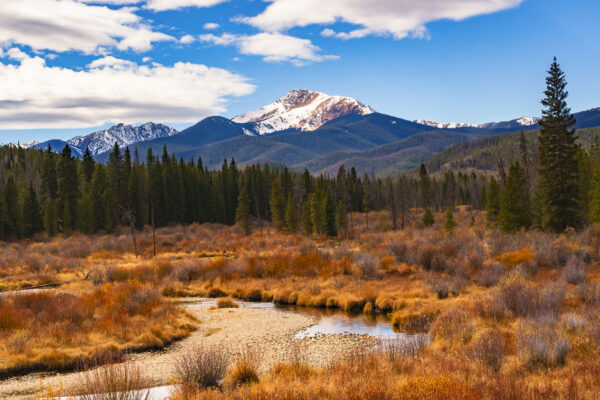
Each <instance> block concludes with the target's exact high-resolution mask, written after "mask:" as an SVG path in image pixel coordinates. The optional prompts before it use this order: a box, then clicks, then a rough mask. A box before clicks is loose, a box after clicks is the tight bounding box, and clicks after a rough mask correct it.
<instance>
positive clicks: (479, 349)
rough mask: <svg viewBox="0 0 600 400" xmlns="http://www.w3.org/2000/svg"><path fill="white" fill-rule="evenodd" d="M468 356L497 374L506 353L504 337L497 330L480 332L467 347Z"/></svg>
mask: <svg viewBox="0 0 600 400" xmlns="http://www.w3.org/2000/svg"><path fill="white" fill-rule="evenodd" d="M469 347H470V348H469V355H470V357H471V358H472V359H473V360H476V361H480V362H482V363H483V364H485V365H487V366H488V367H490V368H491V369H492V370H493V371H494V372H498V371H499V370H500V368H501V367H502V359H503V357H504V354H505V352H506V343H505V340H504V336H502V333H501V332H500V331H499V330H497V329H487V330H484V331H483V332H480V333H479V334H478V335H477V336H476V337H475V338H474V339H473V341H472V342H471V344H470V346H469Z"/></svg>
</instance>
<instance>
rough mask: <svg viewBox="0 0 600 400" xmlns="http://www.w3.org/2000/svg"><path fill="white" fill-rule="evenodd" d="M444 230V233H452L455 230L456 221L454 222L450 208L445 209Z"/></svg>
mask: <svg viewBox="0 0 600 400" xmlns="http://www.w3.org/2000/svg"><path fill="white" fill-rule="evenodd" d="M444 228H445V229H446V232H452V231H454V230H455V229H456V221H454V214H453V213H452V208H450V207H448V208H447V209H446V220H445V221H444Z"/></svg>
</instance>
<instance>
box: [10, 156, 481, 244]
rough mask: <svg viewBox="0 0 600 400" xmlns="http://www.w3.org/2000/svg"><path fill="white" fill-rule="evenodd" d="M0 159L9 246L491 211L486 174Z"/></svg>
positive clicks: (321, 228) (316, 229)
mask: <svg viewBox="0 0 600 400" xmlns="http://www.w3.org/2000/svg"><path fill="white" fill-rule="evenodd" d="M0 161H1V162H2V164H1V165H0V205H1V210H2V212H1V213H0V238H1V239H2V240H8V239H18V238H26V237H31V236H33V235H34V234H36V233H40V232H45V233H47V234H48V235H57V234H69V233H71V232H73V231H80V232H83V233H96V232H100V231H104V232H111V231H114V230H115V229H116V228H117V227H118V226H122V225H129V224H134V225H135V227H136V228H138V229H141V228H143V227H144V226H145V225H153V224H154V225H155V226H156V227H161V226H165V225H168V224H189V223H194V222H196V223H205V222H216V223H222V224H227V225H231V224H234V223H236V222H238V223H240V225H241V226H242V228H243V229H244V230H246V231H247V232H249V231H250V230H251V229H252V228H253V227H254V226H260V225H261V224H262V223H263V222H266V221H270V222H272V223H273V225H274V226H275V228H276V229H279V230H282V231H289V232H295V231H302V232H305V233H311V234H312V233H314V234H320V235H327V236H336V235H338V234H339V235H343V234H344V233H345V232H346V230H347V229H348V227H349V225H350V224H351V223H352V218H351V215H349V214H348V213H350V212H363V211H366V210H381V209H388V210H390V212H391V215H392V221H391V225H392V227H393V228H401V227H403V226H404V223H405V221H406V214H407V212H408V210H409V209H410V208H413V207H433V208H434V209H446V208H447V207H450V206H452V207H453V206H454V205H455V204H469V205H472V206H473V207H475V208H480V209H482V208H483V207H484V205H485V185H486V180H485V179H484V178H483V177H477V176H475V175H466V174H458V175H456V176H455V175H454V174H453V173H451V172H449V173H447V174H446V175H445V177H444V178H443V179H441V180H437V179H431V178H429V176H428V175H427V174H426V171H425V175H424V176H421V177H419V178H418V179H413V178H410V177H407V176H400V177H395V178H387V179H381V178H375V177H373V176H368V175H366V174H365V175H363V176H358V175H357V173H356V170H355V169H354V168H352V169H350V170H346V169H345V168H344V167H341V168H340V169H339V172H338V174H337V176H336V177H333V178H329V177H325V176H318V177H315V176H312V175H310V174H309V173H308V171H304V173H296V172H292V171H290V170H288V169H287V168H275V167H272V166H269V165H251V166H246V167H244V168H238V167H237V166H236V164H235V161H234V160H231V161H230V162H229V161H227V160H225V161H224V162H223V166H222V168H221V170H218V171H211V170H208V169H207V168H206V167H204V166H203V164H202V160H201V159H198V160H197V161H188V162H185V161H184V160H182V159H179V160H177V159H175V157H174V156H172V155H169V154H168V152H167V149H166V148H165V149H164V150H163V153H162V155H161V156H160V157H158V156H156V155H155V154H153V153H152V151H151V150H149V152H148V154H147V155H146V158H145V160H140V159H139V157H138V156H137V155H136V154H134V155H132V154H130V152H129V149H125V150H124V151H122V150H121V149H120V148H119V147H118V145H115V147H114V148H113V151H112V153H111V155H110V157H109V160H108V162H107V164H106V165H103V164H100V163H96V162H95V161H94V159H93V158H92V156H91V155H90V153H89V151H86V152H85V154H84V156H83V158H82V159H81V160H77V159H75V158H74V157H73V155H72V154H71V150H70V148H69V147H68V146H67V147H65V148H64V150H63V151H62V152H61V153H60V154H56V153H54V152H52V151H50V150H46V151H42V150H29V149H21V148H17V147H10V146H5V147H1V148H0Z"/></svg>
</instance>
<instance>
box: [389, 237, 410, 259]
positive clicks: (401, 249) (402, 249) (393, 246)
mask: <svg viewBox="0 0 600 400" xmlns="http://www.w3.org/2000/svg"><path fill="white" fill-rule="evenodd" d="M387 248H388V251H389V252H390V253H392V254H393V255H394V257H396V261H398V262H405V261H406V255H407V253H408V245H407V244H406V242H405V241H397V242H394V243H390V244H388V245H387Z"/></svg>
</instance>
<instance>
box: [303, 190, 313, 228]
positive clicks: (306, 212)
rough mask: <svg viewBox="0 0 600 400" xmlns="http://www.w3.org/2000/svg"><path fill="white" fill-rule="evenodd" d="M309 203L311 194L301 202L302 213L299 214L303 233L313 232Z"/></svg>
mask: <svg viewBox="0 0 600 400" xmlns="http://www.w3.org/2000/svg"><path fill="white" fill-rule="evenodd" d="M310 203H311V196H309V197H308V199H307V200H306V201H305V202H304V203H302V214H301V215H300V220H301V222H302V230H303V231H304V234H305V235H311V234H312V232H313V224H312V218H311V215H310Z"/></svg>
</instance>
